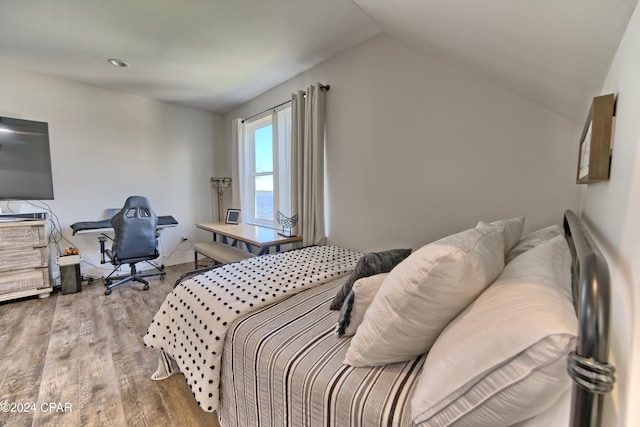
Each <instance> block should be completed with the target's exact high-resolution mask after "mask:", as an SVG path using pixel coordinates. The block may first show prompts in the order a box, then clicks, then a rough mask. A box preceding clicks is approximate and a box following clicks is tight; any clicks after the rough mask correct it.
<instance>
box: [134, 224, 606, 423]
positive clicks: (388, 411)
mask: <svg viewBox="0 0 640 427" xmlns="http://www.w3.org/2000/svg"><path fill="white" fill-rule="evenodd" d="M523 223H524V218H522V217H519V218H513V219H509V220H503V221H495V222H493V223H484V222H480V223H479V224H478V226H477V227H474V228H473V229H469V230H464V231H463V232H460V233H456V234H455V235H452V236H447V237H445V238H443V239H440V240H439V241H437V242H432V243H430V244H428V245H425V246H424V247H422V248H419V249H418V250H415V251H411V250H406V249H405V250H400V249H394V250H389V251H383V252H379V253H373V254H363V253H359V252H356V251H351V250H349V249H346V248H341V247H335V246H316V247H308V248H301V249H297V250H292V251H288V252H283V253H277V254H270V255H266V256H261V257H255V258H251V259H247V260H243V261H240V262H238V263H233V264H227V265H223V266H219V267H217V268H213V269H210V270H207V271H199V272H195V273H193V274H190V275H188V277H185V278H184V280H182V279H181V280H179V281H178V282H177V283H176V287H175V288H174V290H173V292H171V293H170V294H169V295H168V296H167V299H166V300H165V302H164V303H163V305H162V307H161V308H160V310H159V311H158V313H157V314H156V316H155V318H154V320H153V322H152V324H151V325H150V327H149V330H148V331H147V334H146V335H145V337H144V341H145V344H146V345H148V346H150V347H154V348H157V349H158V350H160V357H159V360H160V361H159V366H158V370H157V371H156V373H154V375H153V378H154V379H157V380H161V379H163V378H166V377H167V376H169V375H172V374H175V373H178V372H182V373H183V374H184V375H185V378H186V379H187V383H188V384H189V386H190V387H191V390H192V391H193V393H194V397H195V399H196V400H197V402H198V404H199V405H200V406H201V407H202V408H203V409H204V410H205V411H209V412H212V411H216V412H217V414H218V418H219V420H220V424H221V425H222V426H223V427H230V426H257V425H261V426H285V425H288V426H319V425H323V426H346V425H349V426H411V425H420V426H445V425H456V426H464V425H473V426H482V425H487V426H499V425H505V426H507V425H514V426H518V427H534V426H543V425H544V426H548V425H572V426H599V425H600V421H601V420H600V418H601V413H602V412H601V410H602V408H601V407H602V395H603V394H604V393H606V392H608V391H610V390H611V388H612V387H613V383H614V381H615V377H614V373H615V369H614V368H613V367H612V366H611V365H609V364H608V363H607V355H608V344H607V328H608V323H607V322H608V305H609V301H608V298H609V296H608V286H609V283H608V271H607V267H606V262H605V261H604V259H603V257H602V256H601V255H600V253H599V251H598V249H597V247H596V246H595V244H594V243H593V241H592V240H591V239H590V238H589V236H588V235H587V234H586V232H585V230H584V228H583V227H582V225H581V224H580V221H579V220H578V218H577V217H576V216H575V214H573V213H572V212H571V211H567V212H566V213H565V217H564V222H563V227H562V228H561V227H558V226H550V227H545V228H543V229H541V230H536V231H535V232H532V233H528V234H527V235H524V236H523V235H522V229H523ZM460 283H462V284H460ZM390 284H393V285H390ZM425 284H426V285H425ZM434 284H435V285H434ZM425 286H427V288H425ZM425 289H426V290H425ZM433 289H436V290H435V291H434V290H433ZM332 308H333V309H334V310H332ZM337 308H339V309H340V310H339V311H337V310H335V309H337ZM470 361H473V363H469V362H470ZM571 379H573V386H571Z"/></svg>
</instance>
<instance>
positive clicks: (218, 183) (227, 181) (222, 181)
mask: <svg viewBox="0 0 640 427" xmlns="http://www.w3.org/2000/svg"><path fill="white" fill-rule="evenodd" d="M211 185H213V188H214V189H215V190H216V193H217V194H218V221H222V210H223V209H222V207H223V206H222V205H223V200H222V198H223V196H224V192H225V191H226V189H227V188H229V187H230V186H231V178H229V177H222V178H211Z"/></svg>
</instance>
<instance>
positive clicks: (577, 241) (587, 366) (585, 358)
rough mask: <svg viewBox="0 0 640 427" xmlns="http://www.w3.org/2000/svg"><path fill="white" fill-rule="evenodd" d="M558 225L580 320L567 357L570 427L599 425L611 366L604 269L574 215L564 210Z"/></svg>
mask: <svg viewBox="0 0 640 427" xmlns="http://www.w3.org/2000/svg"><path fill="white" fill-rule="evenodd" d="M563 226H564V234H565V238H566V239H567V243H568V244H569V249H570V250H571V257H572V265H571V276H572V285H573V299H574V306H575V309H576V313H577V315H578V319H579V322H580V323H579V327H578V328H579V329H578V340H577V345H576V350H575V351H574V352H572V353H570V354H569V361H568V368H567V370H568V372H569V375H570V376H571V378H572V379H573V381H574V384H573V390H572V396H571V423H570V426H572V427H599V426H600V425H601V422H602V403H603V397H604V394H605V393H608V392H610V391H611V390H612V388H613V384H614V383H615V368H614V366H613V365H611V364H609V363H607V361H608V357H609V338H608V336H609V311H610V307H609V305H610V283H609V268H608V266H607V261H606V260H605V259H604V257H603V256H602V253H601V252H600V250H599V249H598V246H597V245H596V244H595V243H594V241H593V240H592V239H591V237H590V236H589V234H588V232H587V231H586V229H585V228H584V226H583V225H582V223H581V221H580V219H579V218H578V217H577V216H576V214H575V213H573V212H572V211H570V210H567V211H565V213H564V224H563Z"/></svg>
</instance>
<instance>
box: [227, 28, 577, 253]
mask: <svg viewBox="0 0 640 427" xmlns="http://www.w3.org/2000/svg"><path fill="white" fill-rule="evenodd" d="M316 81H319V82H323V83H326V84H330V85H331V90H330V91H329V92H328V95H327V106H326V108H327V133H326V139H327V146H326V157H327V162H326V167H327V184H328V185H327V188H326V192H327V199H328V200H327V202H328V203H327V208H328V240H329V242H330V243H333V244H338V245H343V246H346V247H349V248H353V249H357V250H362V251H371V250H380V249H385V248H390V247H397V246H408V247H414V248H417V247H419V246H421V245H423V244H425V243H428V242H430V241H432V240H434V239H436V238H439V237H441V236H443V235H446V234H449V233H451V232H455V231H458V230H461V229H464V228H468V227H472V226H475V225H476V223H477V221H478V220H496V219H500V218H506V217H512V216H517V215H525V216H526V218H527V222H526V224H525V230H533V229H535V228H538V227H540V226H543V225H547V224H551V223H559V222H560V221H561V219H562V213H563V211H564V210H565V209H568V208H572V209H577V208H578V205H579V198H580V192H579V190H578V188H577V186H576V185H575V171H576V162H577V157H576V152H575V146H576V141H577V140H578V138H579V134H580V130H581V125H579V124H577V123H574V122H571V121H569V120H567V119H565V118H563V117H560V116H558V115H556V114H554V113H552V112H550V111H548V110H545V109H543V108H540V107H538V106H536V105H534V104H532V103H531V102H529V101H527V100H525V99H523V98H521V97H519V96H517V95H515V94H513V93H511V92H508V91H506V90H504V89H501V88H499V87H497V86H495V85H494V84H492V83H490V82H488V81H486V80H483V79H481V78H478V77H476V76H474V75H472V74H470V73H468V72H466V71H465V70H464V69H461V68H459V67H458V66H455V65H452V64H449V63H446V62H442V61H441V60H439V59H438V58H435V57H430V56H427V55H426V54H425V53H423V52H421V51H418V50H416V49H414V48H412V47H409V46H407V45H405V44H403V43H401V42H399V41H397V40H396V39H394V38H392V37H390V36H388V35H381V36H377V37H375V38H373V39H370V40H368V41H366V42H364V43H362V44H360V45H358V46H356V47H354V48H352V49H350V50H348V51H346V52H343V53H342V54H340V55H337V56H335V57H333V58H331V59H329V60H328V61H326V62H324V63H322V64H320V65H318V66H316V67H314V68H312V69H310V70H309V71H307V72H305V73H303V74H300V75H299V76H297V77H296V78H293V79H291V80H289V81H287V82H285V83H283V84H282V85H280V86H278V87H276V88H273V89H272V90H270V91H268V92H266V93H265V94H263V95H261V96H259V97H257V98H255V99H254V100H252V101H250V102H248V103H247V104H245V105H243V106H241V107H240V108H238V109H236V110H234V111H232V112H230V113H229V114H226V115H225V118H224V128H225V130H227V132H228V133H227V138H226V139H225V140H224V141H223V142H222V143H221V141H220V140H218V145H217V146H216V158H217V159H226V161H225V162H224V164H222V163H216V164H215V167H216V173H217V174H218V175H220V174H226V175H229V174H230V173H231V168H230V164H231V153H230V149H229V146H230V133H229V132H230V129H231V121H232V120H233V119H234V118H237V117H247V116H250V115H252V114H255V113H257V112H259V111H262V110H264V109H265V108H268V107H270V106H273V105H276V104H279V103H280V102H282V101H285V100H287V99H289V98H290V94H291V92H293V91H296V90H298V89H304V87H305V86H306V85H307V84H309V83H314V82H316Z"/></svg>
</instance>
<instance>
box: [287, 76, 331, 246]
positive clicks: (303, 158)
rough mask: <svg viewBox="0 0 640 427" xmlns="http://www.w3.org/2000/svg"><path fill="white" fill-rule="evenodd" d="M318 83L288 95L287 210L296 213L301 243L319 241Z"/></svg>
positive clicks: (321, 93) (320, 144)
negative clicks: (289, 177)
mask: <svg viewBox="0 0 640 427" xmlns="http://www.w3.org/2000/svg"><path fill="white" fill-rule="evenodd" d="M320 87H321V85H320V83H316V84H315V85H311V86H308V87H307V90H306V93H305V92H302V91H299V92H298V93H294V94H292V96H291V162H292V165H291V178H292V179H291V180H292V183H291V212H292V213H296V212H297V213H298V226H297V229H296V233H297V234H302V244H303V246H307V245H323V244H324V243H325V242H326V236H325V229H324V119H325V114H324V108H325V97H326V93H325V91H324V90H323V89H321V88H320Z"/></svg>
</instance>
